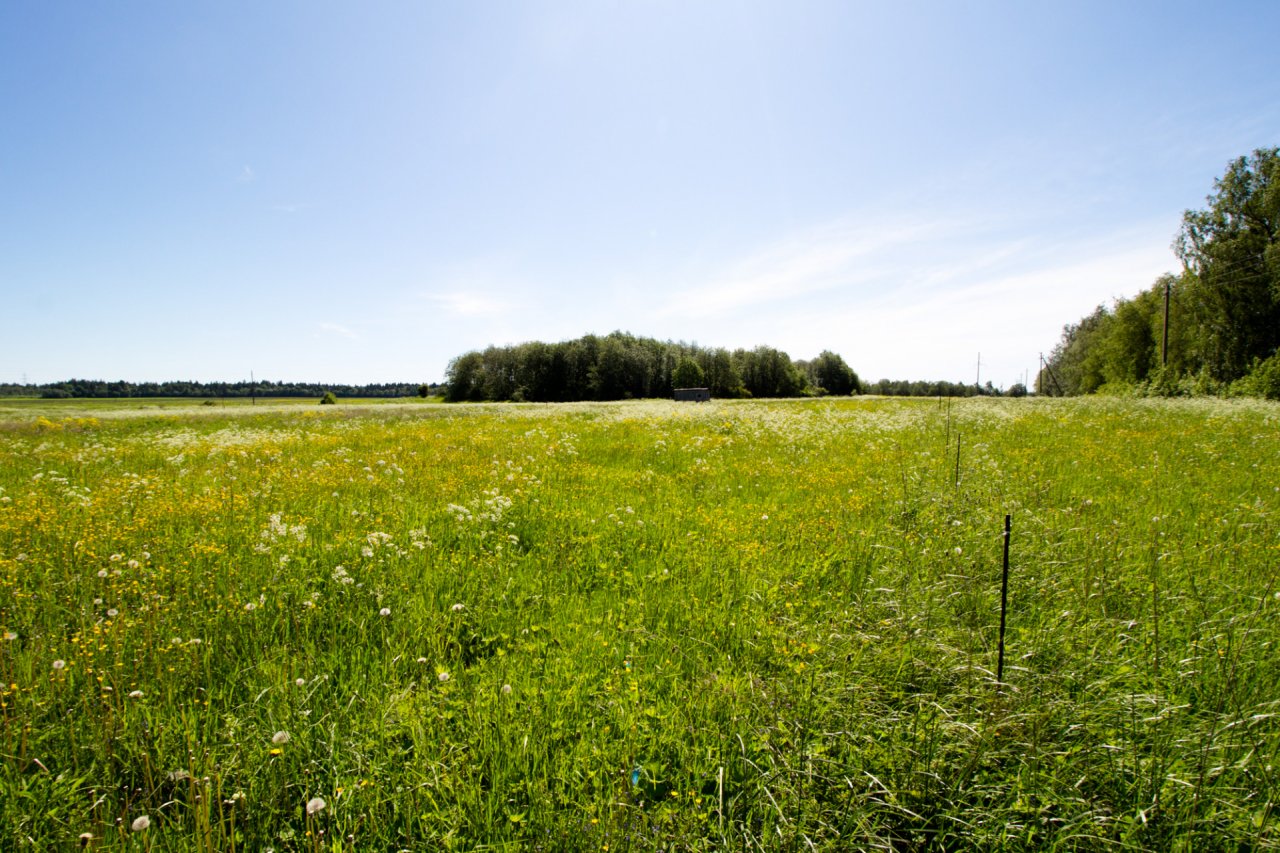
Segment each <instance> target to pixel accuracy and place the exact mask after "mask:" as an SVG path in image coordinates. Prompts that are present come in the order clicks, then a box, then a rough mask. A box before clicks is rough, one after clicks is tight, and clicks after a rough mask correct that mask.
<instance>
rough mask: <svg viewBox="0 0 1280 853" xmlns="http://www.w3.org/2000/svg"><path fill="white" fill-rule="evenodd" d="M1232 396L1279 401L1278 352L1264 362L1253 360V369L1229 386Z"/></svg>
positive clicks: (1279, 357)
mask: <svg viewBox="0 0 1280 853" xmlns="http://www.w3.org/2000/svg"><path fill="white" fill-rule="evenodd" d="M1231 393H1232V395H1233V396H1241V397H1261V398H1263V399H1264V400H1280V352H1275V353H1272V355H1271V357H1270V358H1268V359H1266V360H1265V361H1264V360H1254V362H1253V367H1251V368H1249V372H1248V373H1247V374H1245V375H1244V376H1243V377H1242V378H1240V379H1238V380H1236V381H1235V382H1234V383H1232V385H1231Z"/></svg>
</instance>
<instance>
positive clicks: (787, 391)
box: [445, 332, 857, 402]
mask: <svg viewBox="0 0 1280 853" xmlns="http://www.w3.org/2000/svg"><path fill="white" fill-rule="evenodd" d="M827 355H828V356H829V357H831V358H834V359H837V360H838V359H839V356H836V355H834V354H832V353H828V354H827ZM840 364H843V361H840ZM681 372H682V373H681ZM850 373H852V371H850ZM446 376H447V388H446V389H445V399H446V400H448V401H449V402H466V401H469V402H481V401H502V400H527V401H530V402H568V401H576V400H625V399H640V398H655V397H669V396H670V395H671V392H672V390H673V389H674V388H676V387H703V386H705V387H707V388H709V389H710V390H711V395H712V396H713V397H716V398H722V399H723V398H737V397H798V396H801V395H803V394H805V393H806V390H807V389H808V387H809V383H808V380H807V378H806V376H805V374H804V372H803V371H802V370H801V369H800V368H799V367H798V366H797V365H796V364H794V363H792V361H791V358H790V356H788V355H787V354H786V353H784V352H780V351H778V350H775V349H773V348H771V347H757V348H756V349H753V350H736V351H734V352H732V353H730V352H729V351H727V350H725V349H722V348H716V349H706V348H703V347H699V346H696V345H694V344H686V343H672V342H670V341H666V342H663V341H658V340H654V339H652V338H640V337H636V336H634V335H630V334H626V333H624V332H614V333H612V334H609V335H605V336H604V337H598V336H596V335H587V336H585V337H582V338H578V339H577V340H572V341H564V342H561V343H556V344H547V343H541V342H532V343H525V344H519V345H517V346H511V347H488V348H487V349H485V350H484V351H483V352H469V353H465V354H464V355H461V356H458V357H457V358H455V359H454V360H453V361H452V362H450V363H449V367H448V370H447V371H446ZM690 380H692V381H691V384H686V382H689V381H690ZM853 381H854V382H855V383H856V381H857V376H856V374H854V375H853ZM846 393H847V392H846Z"/></svg>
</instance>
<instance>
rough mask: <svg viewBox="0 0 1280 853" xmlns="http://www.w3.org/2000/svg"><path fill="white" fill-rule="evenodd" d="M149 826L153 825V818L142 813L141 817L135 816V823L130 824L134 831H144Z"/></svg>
mask: <svg viewBox="0 0 1280 853" xmlns="http://www.w3.org/2000/svg"><path fill="white" fill-rule="evenodd" d="M149 826H151V818H149V817H147V816H146V815H140V816H139V817H135V818H134V819H133V823H132V824H130V827H129V828H130V829H132V830H133V831H134V832H142V831H144V830H145V829H147V828H148V827H149Z"/></svg>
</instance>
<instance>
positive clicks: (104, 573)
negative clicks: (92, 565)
mask: <svg viewBox="0 0 1280 853" xmlns="http://www.w3.org/2000/svg"><path fill="white" fill-rule="evenodd" d="M106 576H107V570H106V569H98V577H100V578H105V577H106Z"/></svg>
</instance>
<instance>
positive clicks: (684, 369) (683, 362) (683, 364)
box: [671, 357, 705, 388]
mask: <svg viewBox="0 0 1280 853" xmlns="http://www.w3.org/2000/svg"><path fill="white" fill-rule="evenodd" d="M704 381H705V379H704V377H703V375H702V368H701V367H699V366H698V362H696V361H694V360H693V359H691V358H688V357H685V358H682V359H680V363H679V364H677V365H676V369H675V372H673V373H672V374H671V384H672V385H673V386H674V387H676V388H701V387H702V383H703V382H704Z"/></svg>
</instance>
